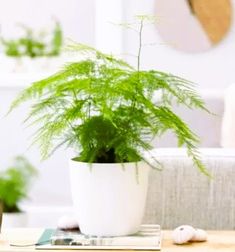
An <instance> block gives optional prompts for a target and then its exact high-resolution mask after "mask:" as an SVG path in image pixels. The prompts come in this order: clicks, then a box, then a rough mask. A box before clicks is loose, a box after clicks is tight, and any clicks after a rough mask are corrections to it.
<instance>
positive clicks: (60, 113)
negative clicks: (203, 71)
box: [12, 17, 207, 173]
mask: <svg viewBox="0 0 235 252" xmlns="http://www.w3.org/2000/svg"><path fill="white" fill-rule="evenodd" d="M143 24H144V17H141V18H140V29H139V51H138V56H137V58H138V60H137V69H135V68H134V67H132V66H130V65H129V64H128V63H127V62H125V61H123V60H121V59H118V58H116V57H113V56H112V55H107V54H104V53H102V52H100V51H98V50H96V49H94V48H92V47H89V46H86V45H83V44H73V45H71V46H70V49H71V50H73V51H75V52H77V53H80V54H83V59H82V60H81V61H78V62H71V63H68V64H67V65H65V66H64V67H63V68H62V69H61V71H59V72H58V73H56V74H54V75H52V76H50V77H48V78H46V79H43V80H40V81H37V82H35V83H33V84H32V85H31V86H30V87H29V88H27V89H25V90H24V91H23V92H22V93H21V94H20V95H19V97H18V98H17V99H16V100H15V101H14V103H13V104H12V108H15V107H17V106H18V105H19V104H21V103H22V102H25V101H27V100H31V99H32V100H33V101H34V103H33V106H32V107H31V112H30V114H29V116H28V118H27V119H26V121H28V120H29V121H30V122H31V124H36V125H38V129H37V131H36V132H35V137H34V141H35V142H37V143H38V144H39V145H40V149H41V154H42V157H43V158H47V157H49V156H50V155H51V154H52V153H53V152H54V151H55V150H56V149H57V148H59V147H60V146H62V145H65V146H67V147H73V148H74V149H76V150H77V153H78V155H77V156H76V157H75V160H79V161H84V162H90V163H94V162H107V163H115V162H136V161H139V160H141V159H142V158H143V151H149V150H151V148H152V146H151V143H150V140H151V139H152V138H153V137H158V136H161V135H162V134H163V133H165V132H166V131H167V130H171V131H173V132H174V133H175V135H176V136H177V138H178V143H179V146H185V147H186V148H187V150H188V154H189V155H190V156H192V159H193V161H194V163H195V165H196V166H197V167H198V168H199V169H200V170H201V171H202V172H204V173H207V172H206V169H205V167H204V166H203V164H202V162H201V161H200V158H199V155H198V151H197V148H196V146H197V144H198V142H199V139H198V137H197V136H196V135H195V134H194V133H193V132H192V131H191V130H190V129H189V127H188V126H187V124H186V123H185V122H184V121H183V120H182V119H181V118H180V117H179V116H178V115H176V114H175V113H174V112H173V111H172V101H173V100H175V101H176V102H178V103H179V104H182V105H185V106H187V107H188V108H191V109H193V108H198V109H202V110H206V108H205V105H204V102H203V101H202V100H201V98H200V97H199V96H198V94H197V93H196V92H195V90H194V86H193V83H191V82H190V81H187V80H185V79H183V78H180V77H177V76H175V75H172V74H169V73H164V72H161V71H156V70H148V71H146V70H141V69H140V58H141V48H142V30H143ZM156 91H158V92H160V93H161V98H159V99H158V100H157V101H154V92H156Z"/></svg>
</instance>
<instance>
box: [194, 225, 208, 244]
mask: <svg viewBox="0 0 235 252" xmlns="http://www.w3.org/2000/svg"><path fill="white" fill-rule="evenodd" d="M206 240H207V233H206V231H205V230H203V229H199V228H195V234H194V236H193V238H192V240H191V241H197V242H204V241H206Z"/></svg>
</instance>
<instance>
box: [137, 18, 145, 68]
mask: <svg viewBox="0 0 235 252" xmlns="http://www.w3.org/2000/svg"><path fill="white" fill-rule="evenodd" d="M143 26H144V20H143V19H141V20H140V30H139V50H138V56H137V71H138V72H139V71H140V58H141V57H140V56H141V50H142V32H143Z"/></svg>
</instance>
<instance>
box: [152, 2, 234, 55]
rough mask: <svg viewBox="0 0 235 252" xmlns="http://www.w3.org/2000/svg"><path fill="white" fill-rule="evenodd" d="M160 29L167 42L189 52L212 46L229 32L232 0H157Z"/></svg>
mask: <svg viewBox="0 0 235 252" xmlns="http://www.w3.org/2000/svg"><path fill="white" fill-rule="evenodd" d="M156 16H157V17H158V20H157V23H156V25H157V28H158V31H159V33H160V35H161V36H162V38H163V39H164V41H165V42H166V44H168V45H171V46H173V47H175V48H176V49H179V50H182V51H186V52H200V51H205V50H208V49H210V48H211V47H212V46H213V45H215V44H217V43H218V42H219V41H221V40H222V39H223V38H224V36H225V35H226V33H227V32H228V30H229V28H230V25H231V20H232V6H231V1H230V0H173V1H172V0H156Z"/></svg>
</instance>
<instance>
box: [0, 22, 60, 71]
mask: <svg viewBox="0 0 235 252" xmlns="http://www.w3.org/2000/svg"><path fill="white" fill-rule="evenodd" d="M20 27H21V28H22V31H23V34H22V35H21V36H20V37H19V38H12V39H7V38H4V37H3V36H1V38H0V42H1V45H2V49H3V53H4V54H5V56H6V57H5V58H4V60H5V61H6V64H7V63H8V64H7V65H9V66H11V67H10V68H11V70H12V72H18V73H25V72H26V73H27V72H39V71H48V69H50V68H51V67H53V64H54V65H56V61H55V60H54V59H55V58H57V61H58V56H59V55H60V54H61V47H62V44H63V33H62V28H61V25H60V23H59V22H57V21H56V22H55V25H54V28H53V29H52V31H50V32H49V31H47V32H46V31H45V30H41V31H35V30H33V29H31V28H29V27H27V26H26V25H20ZM51 60H52V62H50V61H51ZM12 63H14V64H12ZM50 63H51V64H50ZM12 65H13V66H12ZM9 66H8V67H9Z"/></svg>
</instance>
